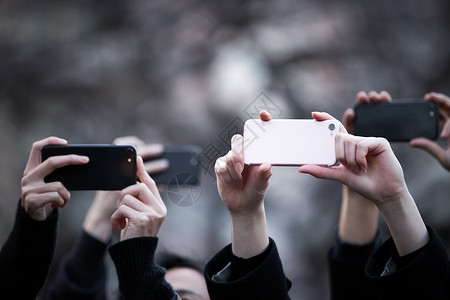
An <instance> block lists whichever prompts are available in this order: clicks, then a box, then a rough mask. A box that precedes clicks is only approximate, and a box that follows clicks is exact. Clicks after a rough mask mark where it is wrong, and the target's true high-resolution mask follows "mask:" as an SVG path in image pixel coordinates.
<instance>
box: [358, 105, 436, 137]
mask: <svg viewBox="0 0 450 300" xmlns="http://www.w3.org/2000/svg"><path fill="white" fill-rule="evenodd" d="M354 126H355V135H359V136H374V137H384V138H386V139H387V140H389V141H391V142H407V141H410V140H411V139H414V138H418V137H425V138H429V139H432V140H434V139H436V138H437V137H438V134H439V107H438V106H437V105H436V104H435V103H433V102H430V101H426V100H424V99H398V100H393V101H392V102H381V103H376V104H372V103H370V104H368V103H362V104H361V103H360V104H357V105H356V106H355V123H354Z"/></svg>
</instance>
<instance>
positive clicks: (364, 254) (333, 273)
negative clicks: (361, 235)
mask: <svg viewBox="0 0 450 300" xmlns="http://www.w3.org/2000/svg"><path fill="white" fill-rule="evenodd" d="M381 243H382V240H381V234H380V232H379V231H378V232H377V234H376V236H375V238H374V240H373V241H372V242H370V243H369V244H366V245H362V246H358V245H353V244H348V243H343V242H341V241H340V239H339V237H338V235H337V234H336V243H335V245H334V246H333V247H332V248H331V249H330V251H329V252H328V267H329V271H330V294H331V299H333V300H340V299H365V300H370V299H377V297H376V292H375V289H374V287H373V286H372V285H371V284H370V282H369V280H367V278H366V277H365V274H364V268H365V266H366V263H367V260H368V258H369V256H370V255H371V254H372V253H373V251H375V249H376V248H377V247H378V246H379V245H381Z"/></svg>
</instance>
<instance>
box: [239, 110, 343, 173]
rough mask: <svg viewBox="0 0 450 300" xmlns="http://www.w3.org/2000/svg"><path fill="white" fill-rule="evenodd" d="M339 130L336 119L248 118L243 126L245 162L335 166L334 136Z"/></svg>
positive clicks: (254, 163)
mask: <svg viewBox="0 0 450 300" xmlns="http://www.w3.org/2000/svg"><path fill="white" fill-rule="evenodd" d="M338 131H339V122H338V121H336V120H327V121H322V122H318V121H316V120H313V119H307V120H304V119H302V120H299V119H276V120H270V121H267V122H264V121H261V120H259V119H250V120H247V121H246V122H245V125H244V157H245V163H246V164H250V165H258V164H262V163H270V164H272V165H279V166H299V165H304V164H317V165H327V166H331V165H334V164H335V163H336V155H335V135H336V133H338Z"/></svg>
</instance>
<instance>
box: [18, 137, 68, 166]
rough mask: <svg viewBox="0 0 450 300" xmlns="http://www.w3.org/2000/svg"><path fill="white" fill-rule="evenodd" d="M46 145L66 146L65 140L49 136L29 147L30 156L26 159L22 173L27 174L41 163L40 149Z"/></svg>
mask: <svg viewBox="0 0 450 300" xmlns="http://www.w3.org/2000/svg"><path fill="white" fill-rule="evenodd" d="M47 145H67V141H66V140H65V139H61V138H58V137H55V136H51V137H48V138H45V139H42V140H39V141H36V142H34V143H33V146H31V151H30V156H29V158H28V162H27V165H26V167H25V171H24V173H25V174H26V173H28V172H29V171H30V169H34V168H36V167H37V166H38V165H39V164H40V163H41V162H42V152H41V151H42V148H44V146H47Z"/></svg>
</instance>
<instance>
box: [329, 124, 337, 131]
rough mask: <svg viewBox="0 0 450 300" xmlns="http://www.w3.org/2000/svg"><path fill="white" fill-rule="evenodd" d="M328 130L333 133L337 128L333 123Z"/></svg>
mask: <svg viewBox="0 0 450 300" xmlns="http://www.w3.org/2000/svg"><path fill="white" fill-rule="evenodd" d="M328 129H330V130H331V131H333V130H335V129H336V126H335V125H334V124H333V123H331V124H330V125H328Z"/></svg>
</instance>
